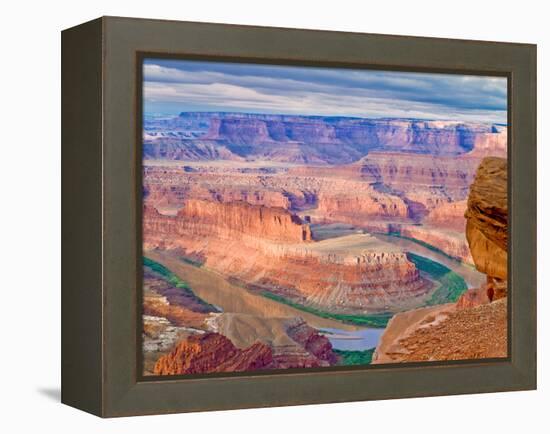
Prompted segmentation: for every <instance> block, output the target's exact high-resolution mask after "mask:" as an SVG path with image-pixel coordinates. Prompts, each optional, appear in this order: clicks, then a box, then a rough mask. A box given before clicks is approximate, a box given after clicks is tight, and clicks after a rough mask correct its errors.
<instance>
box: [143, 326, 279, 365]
mask: <svg viewBox="0 0 550 434" xmlns="http://www.w3.org/2000/svg"><path fill="white" fill-rule="evenodd" d="M272 361H273V354H272V351H271V348H269V347H268V346H267V345H265V344H262V343H260V342H257V343H255V344H253V345H251V346H250V347H248V348H246V349H244V350H240V349H238V348H237V347H235V346H234V345H233V344H232V343H231V341H230V340H229V339H227V338H226V337H225V336H223V335H220V334H218V333H205V334H202V335H192V336H189V337H188V338H187V339H186V340H184V341H181V342H180V343H179V344H178V345H177V346H176V347H175V348H174V349H173V350H172V351H171V352H170V353H168V354H166V355H164V356H162V357H160V358H159V359H158V360H157V363H156V364H155V368H154V373H155V374H156V375H182V374H202V373H213V372H240V371H253V370H257V369H262V368H266V367H268V366H269V365H270V364H271V362H272Z"/></svg>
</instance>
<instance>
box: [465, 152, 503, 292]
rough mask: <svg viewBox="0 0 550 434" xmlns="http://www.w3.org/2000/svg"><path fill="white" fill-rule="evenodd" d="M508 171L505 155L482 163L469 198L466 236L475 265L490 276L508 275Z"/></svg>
mask: <svg viewBox="0 0 550 434" xmlns="http://www.w3.org/2000/svg"><path fill="white" fill-rule="evenodd" d="M507 189H508V171H507V161H506V160H505V159H503V158H496V157H488V158H485V159H484V160H483V161H482V162H481V164H480V165H479V169H478V171H477V173H476V177H475V179H474V182H473V184H472V187H471V189H470V195H469V197H468V209H467V211H466V214H465V215H466V220H467V223H466V237H467V238H468V243H469V244H470V248H471V250H472V256H473V258H474V263H475V265H476V268H477V269H478V270H479V271H481V272H482V273H485V274H487V276H488V277H489V278H490V279H496V280H498V281H500V282H505V281H506V279H507V277H508V194H507Z"/></svg>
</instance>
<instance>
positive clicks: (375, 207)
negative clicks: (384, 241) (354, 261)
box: [315, 186, 408, 227]
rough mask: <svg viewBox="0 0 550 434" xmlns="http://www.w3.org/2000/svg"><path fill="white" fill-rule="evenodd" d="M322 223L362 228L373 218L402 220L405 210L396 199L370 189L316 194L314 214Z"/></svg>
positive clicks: (398, 199) (402, 203)
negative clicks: (322, 220) (333, 222)
mask: <svg viewBox="0 0 550 434" xmlns="http://www.w3.org/2000/svg"><path fill="white" fill-rule="evenodd" d="M315 215H316V216H319V217H321V216H322V218H323V219H324V220H325V221H337V222H342V223H349V224H353V225H356V226H359V227H361V226H364V225H366V224H368V223H369V221H370V220H371V219H373V218H377V219H382V220H383V219H392V220H396V219H397V220H399V219H402V220H406V219H407V216H408V209H407V205H406V204H405V202H404V201H403V200H402V199H400V198H399V197H397V196H391V195H388V194H381V193H378V192H376V191H375V190H373V189H367V188H366V186H365V187H364V188H363V189H356V190H350V191H345V192H341V191H331V192H326V193H321V194H320V195H319V205H318V208H317V210H316V213H315Z"/></svg>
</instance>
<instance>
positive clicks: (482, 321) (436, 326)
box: [372, 299, 507, 364]
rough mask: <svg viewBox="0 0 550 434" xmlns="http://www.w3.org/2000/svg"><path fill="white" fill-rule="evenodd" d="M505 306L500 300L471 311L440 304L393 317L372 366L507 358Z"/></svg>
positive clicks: (473, 308)
mask: <svg viewBox="0 0 550 434" xmlns="http://www.w3.org/2000/svg"><path fill="white" fill-rule="evenodd" d="M506 306H507V305H506V299H502V300H498V301H496V302H493V303H489V304H483V305H479V306H475V307H472V308H462V309H457V308H456V306H455V305H443V306H435V307H431V308H425V309H417V310H415V311H410V312H405V313H403V314H399V315H396V316H395V317H393V318H392V319H391V320H390V322H389V323H388V328H387V329H386V331H385V332H384V334H383V335H382V338H381V340H380V343H379V344H378V346H377V348H376V351H375V353H374V355H373V361H372V363H373V364H380V363H403V362H429V361H440V360H470V359H480V358H501V357H506V355H507V327H506V324H507V307H506Z"/></svg>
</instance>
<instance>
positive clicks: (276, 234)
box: [144, 199, 311, 243]
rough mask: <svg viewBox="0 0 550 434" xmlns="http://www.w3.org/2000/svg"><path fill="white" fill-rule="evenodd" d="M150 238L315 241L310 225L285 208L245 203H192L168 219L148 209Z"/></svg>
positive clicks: (145, 220)
mask: <svg viewBox="0 0 550 434" xmlns="http://www.w3.org/2000/svg"><path fill="white" fill-rule="evenodd" d="M144 222H145V225H144V226H145V231H146V234H149V233H154V234H155V236H159V235H164V236H165V237H166V239H169V238H177V237H180V236H184V235H185V236H196V237H213V238H216V237H218V238H230V239H242V238H247V237H248V238H254V237H256V238H260V239H263V240H271V241H275V242H278V243H301V242H307V241H311V231H310V229H309V225H307V224H303V223H302V221H301V219H300V218H299V217H298V216H296V215H294V214H292V213H290V212H289V211H287V210H285V209H282V208H269V207H265V206H263V205H260V206H253V205H250V204H248V203H245V202H230V203H220V202H210V201H205V200H196V199H191V200H188V201H186V202H185V206H184V207H183V208H182V209H181V210H180V211H179V212H178V214H177V216H176V218H164V217H163V216H161V215H160V214H159V213H158V212H157V211H156V210H155V209H151V208H150V207H146V208H145V209H144Z"/></svg>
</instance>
